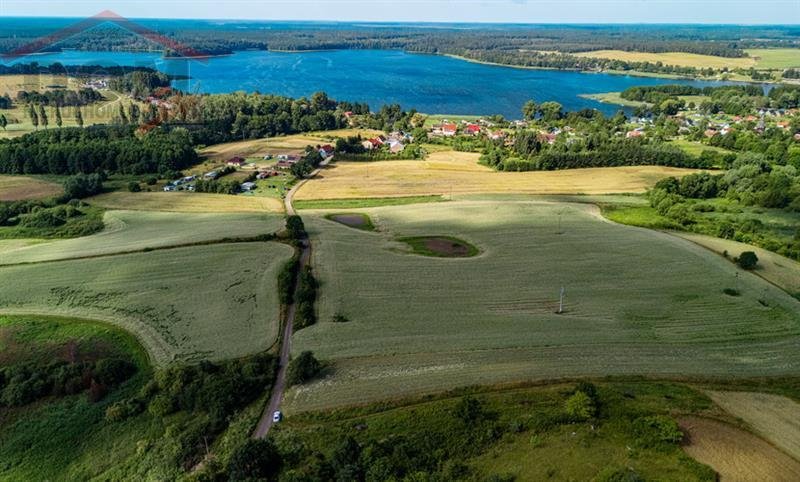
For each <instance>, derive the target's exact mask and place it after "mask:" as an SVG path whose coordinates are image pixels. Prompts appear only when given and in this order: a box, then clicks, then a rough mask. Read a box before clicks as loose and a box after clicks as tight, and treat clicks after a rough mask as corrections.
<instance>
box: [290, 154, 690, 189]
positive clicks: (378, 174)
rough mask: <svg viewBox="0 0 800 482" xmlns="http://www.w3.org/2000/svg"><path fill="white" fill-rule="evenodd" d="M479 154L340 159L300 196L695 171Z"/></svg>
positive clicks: (580, 184)
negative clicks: (522, 167) (491, 160)
mask: <svg viewBox="0 0 800 482" xmlns="http://www.w3.org/2000/svg"><path fill="white" fill-rule="evenodd" d="M478 157H479V156H478V154H474V153H468V152H457V153H456V152H452V151H448V152H436V153H433V154H430V155H429V156H428V158H427V159H426V160H423V161H417V160H412V161H381V162H336V163H335V164H333V165H331V166H329V167H327V168H325V169H324V170H323V171H322V172H321V173H320V174H319V175H318V176H317V177H315V178H314V179H311V180H309V181H308V182H306V183H305V184H304V185H303V186H302V187H301V188H300V190H299V191H298V192H297V195H296V196H295V198H296V199H297V200H299V201H304V200H317V199H344V198H374V197H393V196H394V197H396V196H421V195H440V196H448V197H449V196H451V195H459V194H480V193H522V194H576V193H581V194H610V193H640V192H644V191H645V190H646V189H647V188H648V187H651V186H652V185H653V184H655V183H656V182H657V181H658V180H659V179H662V178H664V177H668V176H678V177H680V176H684V175H686V174H690V173H691V172H693V171H692V170H690V169H677V168H669V167H658V166H637V167H606V168H592V169H569V170H563V171H534V172H497V171H493V170H492V169H489V168H488V167H485V166H482V165H480V164H478Z"/></svg>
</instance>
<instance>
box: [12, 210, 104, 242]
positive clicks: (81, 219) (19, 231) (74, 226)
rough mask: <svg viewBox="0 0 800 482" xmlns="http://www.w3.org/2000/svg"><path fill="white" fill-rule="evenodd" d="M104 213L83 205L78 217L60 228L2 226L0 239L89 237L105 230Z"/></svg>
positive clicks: (77, 213) (73, 217)
mask: <svg viewBox="0 0 800 482" xmlns="http://www.w3.org/2000/svg"><path fill="white" fill-rule="evenodd" d="M50 209H52V208H50ZM103 212H104V210H103V208H100V207H97V206H90V205H87V204H81V205H80V206H79V207H78V209H77V212H76V215H74V216H72V217H69V218H67V219H66V222H64V224H61V225H59V226H48V227H38V226H36V227H31V226H24V225H23V224H22V223H18V224H17V225H14V226H0V239H26V238H28V239H30V238H41V239H60V238H74V237H76V236H88V235H91V234H95V233H98V232H100V231H102V230H103Z"/></svg>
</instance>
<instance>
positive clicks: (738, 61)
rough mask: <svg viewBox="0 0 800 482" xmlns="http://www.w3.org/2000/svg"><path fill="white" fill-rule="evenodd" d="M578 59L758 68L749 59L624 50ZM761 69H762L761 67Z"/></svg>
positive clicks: (598, 52)
mask: <svg viewBox="0 0 800 482" xmlns="http://www.w3.org/2000/svg"><path fill="white" fill-rule="evenodd" d="M575 55H577V56H578V57H590V58H599V59H613V60H622V61H625V62H651V63H657V62H661V63H663V64H664V65H679V66H682V67H684V66H685V67H695V68H698V69H705V68H709V67H711V68H713V69H724V68H729V69H736V68H741V69H749V68H750V67H755V66H756V64H757V63H756V60H755V59H752V58H748V57H743V58H727V57H717V56H715V55H699V54H690V53H686V52H664V53H649V52H627V51H624V50H595V51H592V52H581V53H578V54H575ZM759 67H761V66H760V65H759Z"/></svg>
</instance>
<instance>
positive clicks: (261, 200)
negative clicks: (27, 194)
mask: <svg viewBox="0 0 800 482" xmlns="http://www.w3.org/2000/svg"><path fill="white" fill-rule="evenodd" d="M87 202H89V203H90V204H94V205H96V206H100V207H104V208H107V209H123V210H124V209H136V210H142V211H168V212H181V213H263V212H265V211H266V212H272V213H280V212H283V203H282V202H281V201H280V200H279V199H276V198H272V197H267V196H231V195H228V194H208V193H193V192H122V191H117V192H110V193H106V194H100V195H99V196H94V197H92V198H89V199H87Z"/></svg>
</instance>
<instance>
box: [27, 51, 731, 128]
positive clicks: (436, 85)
mask: <svg viewBox="0 0 800 482" xmlns="http://www.w3.org/2000/svg"><path fill="white" fill-rule="evenodd" d="M34 61H35V62H39V63H40V64H42V65H49V64H51V63H55V62H60V63H62V64H64V65H79V64H80V65H91V64H98V65H103V66H109V65H127V66H131V65H135V66H147V67H153V68H156V69H158V70H160V71H162V72H167V73H172V74H181V75H189V76H191V79H190V80H182V81H176V82H175V86H176V87H178V88H180V89H182V90H186V91H189V92H207V93H222V92H234V91H239V90H243V91H247V92H255V91H258V92H261V93H270V94H279V95H285V96H289V97H301V96H309V95H311V94H313V93H314V92H318V91H325V92H327V93H328V95H330V96H331V97H332V98H334V99H337V100H349V101H359V102H368V103H369V104H370V106H371V107H372V108H373V109H376V108H379V107H380V106H381V105H383V104H389V103H399V104H400V105H402V106H403V108H405V109H411V108H415V109H417V110H418V111H421V112H425V113H429V114H479V115H490V114H502V115H504V116H506V117H508V118H519V117H520V108H521V107H522V104H524V103H525V102H526V101H527V100H528V99H535V100H536V101H537V102H543V101H548V100H554V101H557V102H560V103H561V104H563V105H564V107H565V108H566V109H567V110H579V109H583V108H595V109H599V110H600V111H602V112H604V113H606V114H613V113H614V112H616V111H617V110H619V107H618V106H614V105H609V104H603V103H600V102H596V101H593V100H590V99H584V98H581V97H579V95H580V94H594V93H602V92H616V91H622V90H625V89H626V88H628V87H631V86H634V85H657V84H689V85H695V86H709V85H724V84H725V83H724V82H708V81H688V80H672V79H657V78H650V77H633V76H626V75H611V74H595V73H579V72H568V71H557V70H531V69H518V68H513V67H500V66H494V65H484V64H479V63H474V62H467V61H464V60H459V59H454V58H450V57H444V56H439V55H421V54H410V53H405V52H401V51H393V50H336V51H320V52H302V53H296V52H289V53H283V52H265V51H242V52H237V53H235V54H233V55H230V56H224V57H214V58H210V59H208V60H204V61H186V60H165V59H163V58H161V56H160V54H156V53H129V52H84V51H64V52H60V53H56V54H47V55H34V56H28V57H24V58H21V59H17V60H15V63H20V62H22V63H26V62H34Z"/></svg>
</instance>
